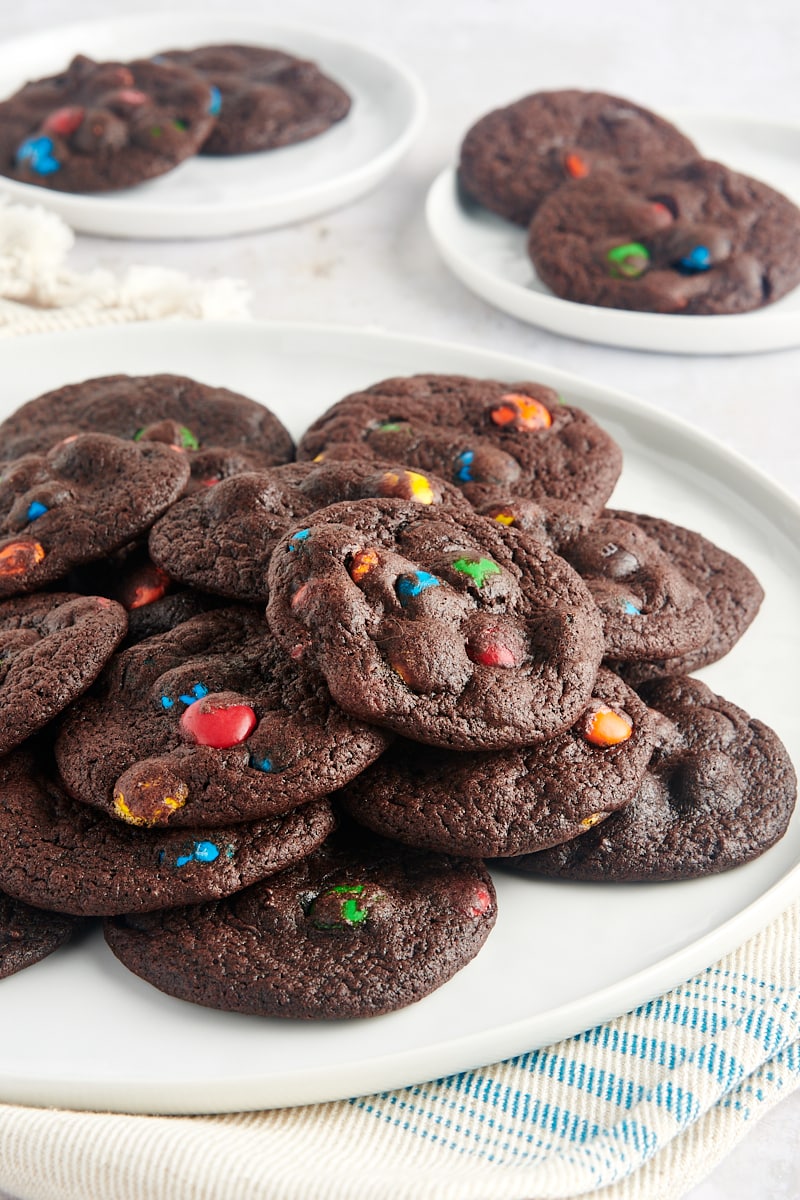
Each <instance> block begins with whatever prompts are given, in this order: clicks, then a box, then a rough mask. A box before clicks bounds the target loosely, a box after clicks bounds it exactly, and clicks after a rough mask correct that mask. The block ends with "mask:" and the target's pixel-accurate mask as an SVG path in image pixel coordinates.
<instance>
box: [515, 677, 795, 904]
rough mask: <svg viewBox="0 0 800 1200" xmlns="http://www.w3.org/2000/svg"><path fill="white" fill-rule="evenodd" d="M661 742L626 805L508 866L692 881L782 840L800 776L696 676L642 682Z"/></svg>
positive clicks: (772, 738) (765, 734) (762, 728)
mask: <svg viewBox="0 0 800 1200" xmlns="http://www.w3.org/2000/svg"><path fill="white" fill-rule="evenodd" d="M642 693H643V696H644V699H645V701H646V702H647V704H649V705H650V707H651V708H653V709H657V710H658V711H659V712H660V713H662V714H663V716H664V718H665V719H664V720H663V721H662V727H661V733H660V745H659V746H657V748H656V751H655V754H654V755H653V759H652V762H651V764H650V767H649V769H648V771H647V774H646V775H645V777H644V779H643V781H642V784H641V787H640V788H639V791H638V792H637V794H636V795H635V796H634V798H633V799H632V800H631V802H630V804H628V805H627V807H626V808H624V809H623V810H622V812H619V813H615V814H614V816H612V817H609V818H608V820H607V821H605V822H604V823H603V824H602V826H600V827H599V828H598V829H596V830H595V829H593V830H591V831H590V832H589V833H585V834H582V835H581V836H580V837H578V838H575V839H574V841H571V842H566V843H565V844H564V845H562V846H555V847H553V848H552V849H550V850H544V851H542V852H541V853H539V854H534V855H528V856H523V857H522V858H519V859H513V860H511V861H510V862H509V865H510V866H513V867H514V869H517V870H520V871H523V872H525V873H530V874H535V875H556V876H561V877H562V878H565V879H591V880H598V881H599V880H609V881H612V882H620V881H635V880H657V879H693V878H695V877H698V876H702V875H713V874H716V873H717V872H719V871H728V870H730V869H731V868H732V867H737V866H739V865H740V864H741V863H745V862H749V860H750V859H752V858H756V857H757V856H758V855H759V854H762V853H763V852H764V851H765V850H767V849H768V848H769V847H770V846H771V845H773V843H774V842H777V841H778V840H779V838H781V837H782V836H783V834H784V833H785V831H786V826H787V825H788V823H789V819H790V817H791V815H792V810H793V808H794V804H795V798H796V793H797V780H796V778H795V773H794V769H793V767H792V764H791V761H790V759H789V755H788V754H787V752H786V749H785V747H784V746H783V744H782V743H781V742H780V740H779V739H778V737H777V735H776V734H775V733H773V731H772V730H771V729H769V728H767V726H766V725H763V724H762V723H761V722H760V721H756V720H753V719H752V718H751V717H749V716H748V715H747V713H745V712H743V711H742V709H740V708H737V707H736V705H735V704H731V703H730V702H729V701H728V700H723V698H722V697H721V696H715V695H714V694H713V692H711V691H710V690H709V688H707V687H706V686H705V684H703V683H700V681H699V680H697V679H689V678H688V677H685V676H676V677H674V678H671V679H662V680H657V681H655V682H653V683H650V684H647V685H646V686H645V687H644V688H643V689H642Z"/></svg>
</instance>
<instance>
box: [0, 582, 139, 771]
mask: <svg viewBox="0 0 800 1200" xmlns="http://www.w3.org/2000/svg"><path fill="white" fill-rule="evenodd" d="M127 624H128V622H127V620H126V617H125V612H124V610H123V609H122V608H121V607H120V605H119V604H114V603H113V602H112V601H111V600H106V599H104V598H102V597H99V596H91V597H89V596H74V595H72V594H71V593H64V592H48V593H44V594H42V595H38V596H24V597H21V598H19V599H16V600H6V601H4V603H2V604H0V754H5V753H6V751H7V750H10V749H11V748H12V747H13V746H18V745H19V744H20V742H23V741H24V740H25V739H26V738H27V737H30V735H31V734H32V733H35V732H36V731H37V730H38V729H42V728H43V727H44V726H45V725H47V723H48V722H49V721H51V720H52V719H53V717H55V716H57V715H58V713H60V712H62V711H63V710H64V709H65V708H66V707H67V705H68V704H71V703H72V701H73V700H75V699H76V698H77V697H78V696H80V695H81V694H82V693H83V692H85V691H86V689H87V688H88V687H89V686H90V685H91V683H92V682H93V680H94V679H96V677H97V676H98V675H99V674H100V671H101V670H102V669H103V666H104V665H105V663H106V662H107V661H108V660H109V658H111V655H112V654H113V653H114V650H115V649H116V647H117V645H118V644H119V642H120V641H121V640H122V638H123V636H124V635H125V630H126V628H127Z"/></svg>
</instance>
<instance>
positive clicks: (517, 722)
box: [267, 500, 603, 749]
mask: <svg viewBox="0 0 800 1200" xmlns="http://www.w3.org/2000/svg"><path fill="white" fill-rule="evenodd" d="M269 588H270V601H269V604H268V606H267V617H268V620H269V623H270V625H271V627H272V629H273V632H274V633H275V636H276V637H277V638H279V639H280V641H281V642H282V644H283V645H284V646H285V647H286V649H287V650H288V652H289V653H290V654H292V655H295V656H297V658H298V659H299V660H300V661H308V662H309V663H311V664H313V665H316V666H317V667H318V668H319V669H320V670H321V672H322V674H323V675H324V676H325V678H326V679H327V681H328V685H329V687H330V689H331V693H332V695H333V697H334V699H335V700H336V701H337V703H338V704H339V705H340V706H341V707H342V708H344V709H345V710H346V711H348V712H351V713H353V714H354V715H356V716H359V717H361V718H362V719H364V720H368V721H375V722H377V723H380V724H382V725H386V726H387V727H388V728H390V729H394V730H395V731H397V732H399V733H404V734H406V735H407V736H410V737H413V738H414V739H415V740H418V741H422V742H428V743H430V744H433V745H443V746H453V747H459V748H461V749H477V748H494V747H500V746H509V745H524V744H526V743H527V742H531V741H537V740H539V739H541V738H545V737H551V736H553V735H554V734H555V733H558V732H560V731H561V730H562V729H564V728H566V727H567V726H569V725H571V724H572V722H573V721H574V720H576V719H577V717H578V715H579V714H580V712H581V711H582V709H583V707H584V706H585V704H586V702H587V701H588V699H589V696H590V695H591V689H592V685H593V684H594V680H595V675H596V673H597V668H598V666H599V662H600V658H601V656H602V652H603V638H602V630H601V624H600V617H599V614H598V611H597V608H596V607H595V605H594V603H593V602H592V600H591V597H590V595H589V592H588V590H587V589H586V587H585V585H584V584H583V582H582V581H581V580H580V578H579V577H578V576H577V575H576V574H575V572H574V571H573V570H572V568H571V567H569V566H568V565H567V563H565V562H564V560H563V559H561V558H559V557H558V556H557V555H555V554H553V553H552V552H551V551H550V550H549V549H548V548H547V546H546V545H545V544H544V543H542V542H539V541H536V540H534V539H532V538H528V537H526V536H525V535H524V534H521V533H517V532H516V531H515V530H509V529H506V528H505V527H503V526H502V525H500V524H498V523H496V522H493V521H488V520H486V518H484V517H479V516H465V515H458V516H456V515H455V514H452V513H445V512H439V511H436V512H432V511H431V510H430V509H429V508H421V507H420V506H419V505H414V504H411V503H409V502H406V501H402V500H362V501H359V502H354V503H350V504H335V505H332V506H331V507H330V508H326V509H320V510H319V512H317V513H315V514H313V516H312V517H311V518H310V519H309V522H308V524H306V525H303V526H301V527H300V528H299V529H297V530H295V531H293V533H292V534H291V535H290V536H288V537H287V538H285V539H283V541H281V542H280V543H279V544H278V546H277V547H276V549H275V551H274V553H273V556H272V561H271V563H270V573H269Z"/></svg>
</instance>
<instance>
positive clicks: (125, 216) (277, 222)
mask: <svg viewBox="0 0 800 1200" xmlns="http://www.w3.org/2000/svg"><path fill="white" fill-rule="evenodd" d="M177 20H178V16H177V15H174V14H170V13H169V12H167V13H149V14H147V13H145V14H143V15H130V14H128V15H125V16H120V17H115V18H114V19H113V21H112V22H109V21H104V20H100V19H96V20H86V21H76V22H67V23H65V24H61V25H58V26H56V27H53V28H51V29H46V30H40V31H37V32H34V33H25V34H20V35H19V36H17V37H13V38H9V39H8V40H7V41H6V42H5V43H4V44H3V45H2V46H0V69H2V63H3V60H4V59H5V57H6V56H7V55H9V54H11V53H12V52H13V50H14V48H15V47H17V46H20V45H22V46H24V47H32V48H34V49H35V48H36V47H37V46H38V45H39V44H44V45H46V44H47V43H48V42H50V41H53V40H56V39H59V40H63V39H65V38H67V39H72V38H81V37H83V36H89V37H91V36H92V35H93V34H94V33H97V32H100V31H102V30H107V29H108V28H109V25H113V27H114V28H115V29H119V30H121V31H122V33H123V34H124V31H125V30H133V31H137V32H138V31H139V30H148V31H149V30H150V29H155V30H157V29H158V27H159V26H161V25H163V26H171V25H173V24H175V23H177ZM222 23H224V28H225V29H226V30H228V31H229V32H230V34H231V36H232V37H233V36H234V35H235V34H236V33H237V31H244V30H245V29H250V30H257V29H262V30H263V31H264V35H265V36H271V35H272V34H275V35H278V36H279V37H282V36H283V35H284V34H285V35H286V38H287V40H290V39H291V38H292V37H298V38H301V39H302V38H312V39H313V40H315V41H320V42H324V43H327V44H328V45H331V46H335V47H336V48H337V49H339V50H341V51H342V52H345V53H353V54H356V55H358V56H359V57H360V58H361V60H362V61H367V62H370V63H371V64H372V65H374V66H378V67H381V68H382V69H383V70H384V71H385V72H386V74H387V76H389V77H393V78H394V80H395V81H396V82H398V83H400V84H401V85H402V87H403V89H404V91H405V100H406V104H407V109H408V111H407V114H406V119H405V124H404V126H403V128H402V129H401V131H400V132H399V134H398V135H396V136H395V137H394V139H393V140H392V141H391V142H389V143H388V144H387V145H385V146H384V147H383V148H382V149H381V150H380V152H379V153H378V154H376V155H374V156H373V157H371V158H369V159H368V160H366V161H365V162H362V163H359V164H358V165H357V166H355V167H351V168H349V169H348V170H346V171H345V172H343V173H342V174H340V175H336V176H334V178H333V179H332V180H327V181H326V182H325V184H324V185H320V184H307V185H303V186H302V187H296V188H295V189H294V190H292V191H290V192H283V193H282V194H281V195H280V198H279V203H280V206H281V207H285V206H286V205H293V204H297V205H306V206H307V205H308V204H309V203H311V202H313V201H314V200H315V199H317V198H319V200H318V204H317V205H314V206H313V207H312V209H311V210H310V211H305V210H304V211H303V212H302V213H301V214H300V215H299V216H297V217H294V218H288V219H287V218H280V219H277V218H269V216H268V217H267V220H270V219H273V220H274V224H265V223H264V221H263V220H262V219H258V218H257V214H259V213H262V212H264V210H265V209H266V210H267V212H268V213H269V212H270V211H271V210H272V209H277V208H278V203H277V202H273V201H272V200H271V199H266V200H260V201H253V202H246V203H245V202H241V203H238V204H236V205H232V204H225V205H224V206H220V205H219V204H217V205H216V206H214V205H204V204H201V203H193V204H180V205H169V204H163V203H162V204H152V205H148V207H147V210H146V215H147V219H148V220H149V221H151V222H156V221H158V220H162V221H169V222H173V221H175V220H177V219H179V218H182V217H186V218H187V219H188V218H190V219H192V220H195V221H200V220H202V219H205V220H210V219H213V217H214V216H215V215H216V216H218V215H219V212H220V210H221V208H224V211H225V213H226V214H232V215H233V217H235V218H236V220H237V221H238V222H239V223H240V224H241V223H242V222H245V224H244V225H242V227H241V228H237V230H236V232H235V234H234V235H233V236H237V235H238V234H241V233H246V232H257V231H259V230H262V229H263V230H266V229H270V228H278V227H281V226H284V225H289V224H294V223H296V222H297V221H301V220H308V219H309V217H310V216H313V215H320V214H321V213H323V212H327V211H329V210H330V209H332V208H335V207H337V206H338V205H339V204H342V203H347V202H349V201H350V200H353V199H357V198H358V197H359V196H361V195H363V194H364V193H365V192H366V191H367V190H369V189H370V188H372V187H374V186H375V185H376V184H377V183H379V182H380V181H381V180H382V179H384V178H385V177H386V175H387V174H389V172H390V171H391V170H392V168H393V167H394V166H395V165H396V163H397V162H399V160H400V159H401V158H402V157H403V155H404V154H406V153H407V151H408V150H409V149H410V147H411V146H412V144H413V143H414V141H415V140H416V139H417V137H418V136H419V134H420V132H421V130H422V127H423V125H424V124H425V121H426V118H427V113H428V98H427V93H426V91H425V89H424V87H423V85H422V82H421V80H420V79H419V77H418V76H417V75H416V74H415V73H414V71H412V70H411V69H410V68H409V67H408V66H407V65H406V64H405V63H404V62H402V61H401V60H400V59H398V58H397V57H396V56H394V55H392V54H389V53H387V52H386V51H384V50H375V49H373V48H372V47H370V46H367V45H364V44H363V43H361V42H358V41H353V40H352V39H349V38H345V37H341V36H340V35H339V34H338V33H336V32H334V31H331V32H329V31H328V30H327V28H322V27H319V26H313V27H312V26H309V25H295V24H293V25H289V24H283V23H281V22H272V21H269V20H265V19H264V18H262V17H259V16H258V15H253V14H247V13H244V12H241V11H238V12H235V13H233V14H232V15H231V16H230V18H228V17H225V18H220V17H219V16H216V15H215V14H213V13H203V14H201V15H200V16H199V18H198V23H197V24H198V29H199V31H200V32H199V33H198V40H202V36H203V34H202V31H203V30H204V29H205V28H211V27H218V26H220V25H221V24H222ZM250 36H251V37H252V36H254V35H253V34H251V35H250ZM189 40H192V41H195V40H196V39H194V38H191V39H189ZM312 141H313V139H312ZM263 153H267V152H266V151H264V152H263ZM151 182H153V183H157V182H158V179H157V178H156V179H155V180H153V181H151ZM135 191H136V189H135V187H134V188H131V189H122V190H120V191H117V192H113V193H102V192H101V193H74V192H59V191H57V190H53V189H50V188H40V187H37V186H36V185H35V184H30V183H22V182H20V181H19V180H16V179H10V178H8V177H7V176H0V194H4V195H6V196H8V198H9V200H10V201H11V202H14V201H15V200H17V201H19V202H21V203H28V204H31V203H35V204H41V205H42V206H43V207H46V208H48V209H49V210H50V211H53V212H56V213H57V214H58V215H59V216H61V217H62V218H63V219H64V220H66V221H67V222H68V223H70V224H71V225H72V226H73V228H75V229H76V230H77V231H79V232H81V233H89V234H92V233H94V232H95V230H94V229H93V228H92V226H93V224H96V223H98V222H99V224H101V225H103V226H104V228H103V229H102V230H99V229H98V231H97V235H98V236H112V237H118V238H125V239H128V238H142V239H143V240H148V239H150V238H154V239H159V240H160V239H166V238H174V237H176V236H178V237H181V238H198V239H205V238H214V237H219V236H223V235H220V234H219V233H218V232H215V231H213V230H209V231H208V232H205V233H193V232H191V230H189V231H188V232H187V231H185V230H183V231H181V232H180V233H177V234H176V233H174V232H171V231H168V232H166V233H158V232H153V231H151V232H150V233H148V234H147V235H141V234H139V233H136V232H134V233H126V232H124V230H123V229H122V226H123V225H124V223H125V221H126V220H131V219H134V220H136V219H139V217H140V209H139V206H138V205H137V201H136V195H135ZM328 192H330V193H331V198H330V199H327V200H326V199H324V195H325V194H327V193H328ZM125 193H129V194H125ZM340 193H342V194H344V198H343V199H339V198H338V197H339V194H340ZM321 194H322V196H321ZM109 196H113V197H114V199H113V203H112V204H111V205H109V204H108V197H109ZM84 209H85V210H87V213H88V215H82V212H83V210H84ZM107 214H108V219H107V220H106V219H105V218H106V215H107ZM253 222H255V223H253ZM106 225H108V226H109V227H112V226H113V227H117V230H118V231H117V232H112V231H111V228H105V226H106ZM228 236H230V235H228Z"/></svg>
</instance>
